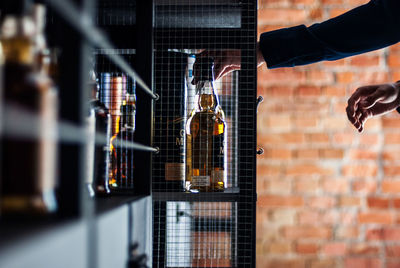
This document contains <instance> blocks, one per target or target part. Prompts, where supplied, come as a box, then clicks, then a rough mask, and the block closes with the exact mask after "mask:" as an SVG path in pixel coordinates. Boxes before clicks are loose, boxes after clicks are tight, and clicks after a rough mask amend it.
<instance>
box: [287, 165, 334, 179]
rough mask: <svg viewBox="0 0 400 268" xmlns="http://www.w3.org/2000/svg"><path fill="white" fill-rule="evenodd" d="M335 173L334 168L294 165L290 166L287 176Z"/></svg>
mask: <svg viewBox="0 0 400 268" xmlns="http://www.w3.org/2000/svg"><path fill="white" fill-rule="evenodd" d="M333 173H334V171H333V169H332V168H328V167H322V166H319V165H314V164H293V165H289V166H288V167H287V170H286V175H289V176H298V175H313V174H315V175H332V174H333Z"/></svg>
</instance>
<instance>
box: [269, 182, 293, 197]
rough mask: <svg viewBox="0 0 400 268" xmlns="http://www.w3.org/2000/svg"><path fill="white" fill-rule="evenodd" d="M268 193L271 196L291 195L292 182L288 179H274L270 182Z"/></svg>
mask: <svg viewBox="0 0 400 268" xmlns="http://www.w3.org/2000/svg"><path fill="white" fill-rule="evenodd" d="M267 190H268V192H269V193H271V194H290V193H291V180H289V179H286V178H272V179H269V180H268V188H267Z"/></svg>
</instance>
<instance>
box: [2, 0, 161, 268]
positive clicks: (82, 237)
mask: <svg viewBox="0 0 400 268" xmlns="http://www.w3.org/2000/svg"><path fill="white" fill-rule="evenodd" d="M26 1H30V0H26ZM41 2H44V4H45V5H46V6H47V8H48V22H47V28H46V33H47V39H48V40H47V41H48V43H49V45H50V46H52V47H57V48H59V50H60V51H61V53H60V57H59V73H60V78H59V84H58V91H59V106H60V113H59V121H58V125H59V132H60V133H61V134H60V135H59V137H58V140H57V141H58V147H59V178H58V182H59V185H58V193H57V195H58V205H59V209H58V210H57V213H56V214H55V215H51V216H40V217H37V218H35V219H32V218H26V217H23V218H13V219H8V218H6V217H4V216H1V215H0V236H1V237H2V239H1V240H2V241H1V243H0V266H1V267H9V268H12V267H110V265H112V267H127V266H128V263H129V261H130V260H132V258H134V257H135V256H136V257H138V256H139V255H141V254H147V255H148V256H149V257H150V258H151V250H150V249H151V243H150V241H151V184H150V181H151V180H150V178H151V155H152V153H154V152H156V151H157V149H155V148H153V147H152V146H151V145H152V140H151V137H152V135H151V133H152V103H153V100H154V99H155V98H156V96H155V95H154V94H153V92H152V89H151V88H152V46H151V44H152V36H151V34H150V35H149V34H147V31H148V30H149V29H150V32H151V27H152V13H151V10H152V8H151V6H150V7H148V6H146V4H144V5H143V4H142V3H140V4H138V5H137V7H136V8H135V10H133V11H134V12H135V13H136V12H140V13H141V14H142V15H144V16H143V17H140V19H138V20H137V21H135V25H120V26H118V27H117V28H118V29H119V32H117V34H115V32H113V31H112V29H110V27H111V26H110V27H109V26H105V25H101V24H97V25H96V22H95V18H96V8H95V6H96V4H99V3H100V2H101V1H95V0H68V1H65V0H49V1H41ZM111 2H112V1H111ZM139 2H142V1H139ZM1 8H5V9H6V8H7V5H6V4H5V5H3V4H2V5H1V7H0V9H1ZM100 8H101V6H100ZM135 16H136V14H135ZM111 28H112V27H111ZM143 31H144V32H146V34H147V37H146V38H142V36H143ZM127 34H129V35H130V36H132V37H133V38H131V39H130V42H129V43H126V42H125V41H124V40H123V39H124V38H126V35H127ZM136 36H139V37H140V38H136ZM137 40H141V42H145V44H143V43H141V42H136V41H137ZM96 49H97V50H118V49H133V50H135V51H136V52H137V57H136V58H135V61H134V62H128V61H126V60H125V59H124V58H123V57H122V56H121V55H119V54H118V53H110V54H108V55H107V57H108V59H109V61H110V62H112V64H113V65H114V66H115V68H118V69H119V70H120V71H121V72H124V73H126V74H127V75H128V76H131V77H134V78H135V80H136V82H137V85H138V87H137V98H138V100H139V101H138V103H137V128H136V135H135V142H134V143H132V144H131V145H132V148H133V149H134V150H135V164H136V168H135V186H136V187H135V191H134V192H131V193H128V194H126V195H122V196H109V197H96V198H89V196H88V194H87V193H86V192H85V186H84V182H85V172H84V171H85V161H86V159H85V155H84V145H85V139H84V137H85V135H86V134H85V126H84V125H85V117H86V111H87V108H88V100H89V92H88V90H87V78H88V74H89V70H90V67H91V66H90V62H89V59H90V58H91V57H92V55H93V51H94V50H96ZM135 62H136V63H135ZM144 62H146V64H143V63H144ZM17 112H19V111H17ZM10 115H11V113H4V114H3V116H4V117H7V116H10ZM29 116H30V115H28V117H27V118H29ZM9 121H12V120H9ZM18 124H19V122H17V121H15V122H11V129H13V131H14V132H18V131H26V127H25V128H24V127H23V126H21V125H18ZM3 133H4V132H2V134H3ZM11 134H13V133H11ZM14 134H15V133H14ZM17 134H18V133H17ZM134 244H137V245H138V246H135V248H136V250H135V253H132V249H133V248H132V247H133V246H132V245H134ZM134 255H135V256H134ZM149 257H148V258H149ZM150 258H149V259H150ZM147 264H149V265H150V261H147Z"/></svg>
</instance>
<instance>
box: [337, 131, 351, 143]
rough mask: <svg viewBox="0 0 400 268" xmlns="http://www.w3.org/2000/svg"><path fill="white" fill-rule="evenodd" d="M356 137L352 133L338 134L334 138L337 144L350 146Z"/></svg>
mask: <svg viewBox="0 0 400 268" xmlns="http://www.w3.org/2000/svg"><path fill="white" fill-rule="evenodd" d="M353 139H354V135H353V134H350V133H343V132H341V133H337V134H334V136H333V141H334V143H335V144H339V145H350V144H351V143H352V142H353Z"/></svg>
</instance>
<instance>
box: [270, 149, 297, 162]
mask: <svg viewBox="0 0 400 268" xmlns="http://www.w3.org/2000/svg"><path fill="white" fill-rule="evenodd" d="M264 157H265V158H271V159H281V160H289V159H291V158H292V151H291V150H289V149H283V148H279V149H278V148H269V149H266V150H265V151H264Z"/></svg>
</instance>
